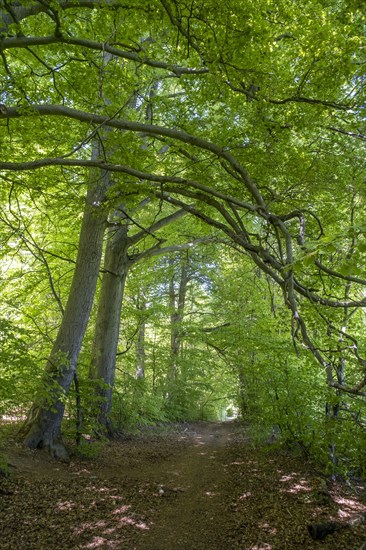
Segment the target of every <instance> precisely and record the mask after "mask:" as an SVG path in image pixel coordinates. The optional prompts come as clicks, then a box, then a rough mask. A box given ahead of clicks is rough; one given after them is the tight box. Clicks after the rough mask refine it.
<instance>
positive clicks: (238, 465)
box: [0, 423, 366, 550]
mask: <svg viewBox="0 0 366 550" xmlns="http://www.w3.org/2000/svg"><path fill="white" fill-rule="evenodd" d="M7 447H8V448H7V449H6V451H7V456H8V460H9V463H10V464H11V467H10V470H11V475H10V476H9V477H7V478H4V477H1V478H0V548H1V549H6V550H67V549H97V550H104V549H127V550H135V549H136V550H183V549H184V550H200V549H210V550H215V549H222V550H231V549H241V550H280V549H281V550H296V549H300V548H301V549H303V550H306V549H319V550H320V549H322V550H338V549H339V550H348V549H349V550H360V549H361V548H362V549H364V548H366V544H365V543H366V525H365V524H361V525H357V526H355V527H353V528H350V529H341V530H337V531H336V532H334V533H332V534H329V535H328V536H327V537H326V538H325V539H324V540H321V541H317V540H313V539H312V538H311V537H310V535H309V532H308V525H309V524H313V523H317V522H324V521H334V520H335V521H337V522H347V521H348V520H349V518H352V517H354V516H358V515H360V514H363V513H364V512H365V511H366V490H365V485H364V484H361V483H360V482H359V483H353V484H345V483H341V482H337V483H327V481H326V479H325V478H324V477H323V476H322V475H321V474H320V473H319V472H317V471H316V470H315V468H314V466H313V465H311V464H310V463H306V462H304V461H303V460H301V459H300V458H295V457H293V456H290V455H288V454H286V453H284V452H280V451H278V450H274V449H273V447H272V446H271V445H269V444H268V445H264V446H263V447H260V448H258V447H254V446H253V444H252V443H251V441H250V438H249V436H248V435H247V433H246V431H245V429H243V428H240V427H239V426H238V425H237V424H236V423H221V424H219V423H195V424H180V425H172V426H170V427H164V429H161V430H160V433H159V430H157V429H153V430H144V431H143V432H142V433H139V434H138V435H134V436H131V437H129V438H126V439H123V440H120V441H112V442H111V443H110V444H108V445H107V446H106V447H105V448H104V449H103V450H102V451H101V453H100V454H99V455H98V456H97V457H94V458H90V459H87V460H81V459H78V458H75V457H74V458H72V460H71V461H70V463H69V464H64V463H60V462H55V461H54V460H53V459H51V458H50V457H49V456H48V455H47V454H46V453H44V452H42V451H29V450H25V449H23V448H22V447H20V446H18V445H17V444H16V443H15V442H14V441H13V442H10V443H8V445H7Z"/></svg>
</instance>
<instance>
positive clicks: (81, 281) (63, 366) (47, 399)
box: [20, 172, 110, 459]
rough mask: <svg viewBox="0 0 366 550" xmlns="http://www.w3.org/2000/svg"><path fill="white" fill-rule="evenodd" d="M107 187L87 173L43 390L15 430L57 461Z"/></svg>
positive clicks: (95, 272) (105, 179)
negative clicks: (68, 285)
mask: <svg viewBox="0 0 366 550" xmlns="http://www.w3.org/2000/svg"><path fill="white" fill-rule="evenodd" d="M109 185H110V180H109V177H108V175H107V174H104V175H102V177H100V172H99V173H97V174H96V173H95V172H94V173H92V174H91V184H90V186H89V189H88V192H87V197H86V204H85V210H84V216H83V221H82V226H81V231H80V238H79V249H78V255H77V260H76V267H75V271H74V275H73V280H72V284H71V288H70V293H69V297H68V301H67V305H66V308H65V312H64V315H63V318H62V322H61V325H60V328H59V331H58V334H57V337H56V340H55V343H54V345H53V348H52V351H51V354H50V356H49V358H48V361H47V365H46V369H45V374H44V379H43V389H42V393H40V395H39V398H38V399H36V401H35V403H34V404H33V406H32V407H31V409H30V411H29V414H28V417H27V419H26V421H25V423H24V425H23V427H22V429H21V431H20V434H21V436H22V437H23V438H24V443H25V445H27V446H28V447H30V448H47V449H48V450H49V451H50V452H51V454H52V455H53V456H55V457H56V458H61V459H66V458H67V453H66V451H65V449H64V447H63V445H62V442H61V422H62V418H63V415H64V408H65V404H64V398H65V396H66V395H67V393H68V391H69V388H70V385H71V383H72V380H73V378H74V374H75V371H76V365H77V360H78V356H79V352H80V349H81V345H82V341H83V337H84V334H85V330H86V327H87V323H88V321H89V316H90V312H91V308H92V305H93V299H94V293H95V288H96V284H97V280H98V275H99V268H100V261H101V255H102V250H103V235H104V231H105V224H106V213H105V211H104V208H103V205H102V203H103V200H104V198H105V192H106V190H107V188H108V186H109Z"/></svg>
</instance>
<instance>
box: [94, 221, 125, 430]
mask: <svg viewBox="0 0 366 550" xmlns="http://www.w3.org/2000/svg"><path fill="white" fill-rule="evenodd" d="M127 232H128V228H127V225H125V224H124V225H121V226H119V227H117V228H116V227H113V228H111V229H110V230H109V232H108V242H107V246H106V251H105V259H104V273H103V279H102V288H101V293H100V298H99V306H98V313H97V320H96V327H95V334H94V341H93V347H92V358H91V369H90V376H91V378H93V379H95V380H97V381H98V388H97V395H98V405H97V407H98V413H97V422H98V425H99V427H100V428H101V429H102V430H103V432H104V433H107V434H109V435H111V434H112V426H111V421H110V411H111V406H112V391H113V385H114V376H115V367H116V354H117V346H118V337H119V328H120V319H121V309H122V300H123V292H124V287H125V282H126V278H127V273H128V269H129V267H130V264H129V259H128V256H127V250H128V245H129V241H128V237H127Z"/></svg>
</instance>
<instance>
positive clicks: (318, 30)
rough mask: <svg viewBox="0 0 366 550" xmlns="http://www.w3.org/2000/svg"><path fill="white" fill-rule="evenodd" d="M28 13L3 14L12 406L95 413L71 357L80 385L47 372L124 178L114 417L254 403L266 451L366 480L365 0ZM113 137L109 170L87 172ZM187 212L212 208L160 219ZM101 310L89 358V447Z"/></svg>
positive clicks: (0, 214)
mask: <svg viewBox="0 0 366 550" xmlns="http://www.w3.org/2000/svg"><path fill="white" fill-rule="evenodd" d="M10 4H12V2H10ZM20 4H22V5H19V6H18V5H17V6H16V9H15V11H16V14H17V16H16V19H17V20H16V22H15V20H14V16H12V17H10V16H9V17H10V18H9V17H5V16H7V15H9V14H10V11H11V10H10V8H9V9H8V8H7V9H4V10H2V11H1V15H0V17H1V18H2V19H1V21H0V27H1V34H2V36H3V37H4V38H3V40H2V58H1V60H2V64H1V67H0V79H1V87H0V89H1V93H0V96H1V97H0V103H1V109H0V140H1V144H2V145H1V146H2V151H1V152H2V158H1V163H0V169H1V172H0V178H1V186H0V227H1V237H0V247H1V248H0V255H1V260H2V267H1V271H0V275H1V278H0V297H1V302H2V307H3V311H2V314H1V315H2V316H1V319H0V369H1V370H0V374H1V385H0V413H1V414H3V413H7V412H11V411H19V409H20V408H23V407H24V406H27V405H28V404H29V402H30V401H31V400H32V399H33V396H34V395H37V394H38V396H39V397H40V399H41V401H42V402H43V403H44V404H45V406H53V405H54V401H55V396H57V398H58V399H60V400H62V401H63V402H65V403H66V410H67V415H68V416H69V419H70V421H71V422H73V421H74V420H73V419H74V418H75V417H76V415H77V409H76V405H75V403H76V397H77V395H76V392H75V391H74V390H71V391H70V392H69V393H68V394H67V392H63V391H62V389H61V386H60V385H59V383H58V380H57V376H59V375H62V371H63V367H65V366H67V365H68V362H69V356H68V354H67V353H66V354H65V355H64V356H59V357H54V359H56V361H55V365H56V367H57V365H58V367H59V368H58V370H57V368H54V369H53V370H52V368H50V362H49V361H48V362H47V359H46V358H47V357H48V355H49V350H50V349H52V344H53V342H54V341H55V337H56V335H57V331H58V328H59V326H60V323H61V322H62V317H63V311H64V310H65V307H66V304H67V300H68V297H69V293H70V288H71V285H72V275H73V272H74V267H75V262H76V261H77V253H78V236H79V233H80V225H81V219H82V211H83V209H84V203H85V193H86V188H87V184H88V182H90V181H93V184H95V185H96V186H98V183H100V182H101V181H102V180H103V178H104V177H105V172H104V168H107V164H108V165H109V167H111V166H112V168H113V170H112V171H111V172H110V175H111V181H112V184H111V187H110V189H109V191H108V193H106V195H105V196H104V197H103V198H102V199H101V202H100V204H98V205H97V206H98V207H100V208H101V209H102V211H103V212H106V213H107V214H108V215H109V224H110V226H111V227H113V224H115V223H120V221H121V219H122V220H123V222H124V223H126V224H129V227H128V231H129V238H130V239H131V241H130V242H131V243H132V246H131V247H130V248H129V250H128V265H127V266H125V267H126V269H129V278H128V281H127V285H126V292H125V299H124V303H123V308H122V317H121V320H122V323H121V330H120V337H119V342H118V350H117V353H118V355H117V359H116V366H117V370H116V382H115V392H114V400H113V410H112V419H113V421H114V423H115V424H117V425H120V426H125V425H133V424H141V423H148V422H159V421H165V420H182V419H193V420H194V419H215V418H219V417H220V414H221V411H222V410H223V409H225V408H226V407H227V406H229V405H230V404H232V403H235V404H236V405H237V406H238V408H239V409H240V411H241V415H242V417H243V418H245V419H250V421H251V423H252V426H253V433H254V434H255V437H257V438H258V439H263V440H266V439H267V438H268V437H269V435H270V434H271V433H272V432H273V430H275V431H276V434H278V435H277V440H278V441H281V443H283V444H285V445H287V446H288V447H291V448H296V449H297V450H300V451H301V452H302V453H303V454H304V455H305V456H310V455H311V456H313V457H316V458H317V459H318V460H319V461H321V462H322V463H323V464H325V463H327V462H329V460H330V459H329V456H330V455H329V449H330V448H334V449H336V455H337V460H336V461H330V462H329V468H331V469H332V471H333V470H334V469H335V468H336V469H337V468H338V469H339V471H342V472H346V471H356V470H358V469H359V470H362V468H363V466H362V453H363V452H364V450H365V449H366V442H365V435H364V433H365V424H366V413H365V405H364V398H365V396H364V393H362V392H364V385H362V384H363V381H364V377H365V373H364V368H365V359H364V356H365V354H366V338H365V315H364V301H362V300H364V297H365V286H366V279H365V275H364V271H365V270H364V265H365V253H366V242H365V235H366V230H365V222H364V212H365V206H366V204H365V202H366V193H365V185H364V181H365V158H366V157H365V135H364V131H363V130H362V128H363V126H364V106H365V86H364V81H365V77H364V73H363V71H364V60H363V57H362V53H363V50H364V45H365V36H364V28H365V14H364V10H363V9H362V8H361V4H360V2H358V1H357V0H354V1H351V2H350V1H348V0H347V1H346V0H339V1H337V2H331V1H328V0H321V1H320V2H317V3H314V2H311V1H308V0H302V1H300V2H288V1H287V0H279V1H278V2H271V1H269V0H259V1H258V0H255V1H254V0H239V1H238V0H235V2H234V0H229V1H226V2H217V1H216V0H205V1H203V0H202V1H201V0H197V1H195V2H192V3H191V4H190V5H188V4H187V3H186V2H183V1H181V0H177V1H174V2H171V1H169V0H167V2H164V3H162V2H160V1H158V0H151V1H149V2H148V3H146V2H145V3H144V2H137V1H132V2H130V3H129V4H128V6H127V7H126V6H124V5H122V4H121V6H118V5H113V6H110V5H108V2H107V3H105V2H99V3H98V2H97V3H95V4H93V2H92V3H89V4H88V6H86V7H80V6H77V5H75V4H71V5H70V3H67V2H64V3H63V4H62V5H61V4H60V3H59V2H57V1H56V0H52V2H51V3H50V6H51V8H52V9H51V10H50V9H47V6H46V5H45V3H42V2H40V3H39V5H37V6H35V4H34V2H25V3H20ZM23 4H24V6H23ZM166 6H168V9H166ZM24 7H26V8H27V9H25V10H23V8H24ZM91 7H92V8H93V9H91ZM28 9H29V10H30V11H28ZM56 13H57V16H56V15H55V14H56ZM7 21H9V23H7ZM44 37H52V40H51V39H50V38H47V39H46V40H44ZM50 42H51V43H50ZM42 109H43V111H42ZM45 110H46V111H47V112H46V111H45ZM9 112H10V115H9ZM96 115H98V116H101V117H102V118H101V119H95V118H93V117H95V116H96ZM103 117H104V118H103ZM122 123H123V127H119V125H121V124H122ZM135 123H139V124H140V125H139V126H136V125H135V126H134V124H135ZM151 125H153V128H151ZM95 139H97V140H98V143H99V144H100V146H101V149H102V163H104V166H103V164H102V169H101V168H100V167H99V168H98V167H95V166H93V167H91V166H90V165H89V166H88V165H86V164H85V163H86V162H88V161H89V160H90V158H91V153H92V144H93V142H95ZM94 160H95V159H94ZM26 161H30V162H32V161H37V162H38V165H37V166H34V165H33V166H32V167H31V168H32V170H30V169H29V165H24V162H26ZM9 163H17V164H16V165H15V166H14V164H11V165H9ZM94 206H96V205H94ZM181 207H182V208H184V209H185V211H187V212H190V214H191V215H187V216H185V217H181V218H180V219H179V220H178V221H177V222H176V223H174V224H172V225H169V226H168V227H163V228H157V227H156V226H154V224H155V223H156V222H158V221H159V220H161V219H162V218H163V216H165V215H169V214H172V213H173V212H174V211H175V210H176V209H179V208H181ZM116 209H117V212H118V214H116ZM141 232H142V234H143V236H141ZM139 235H140V237H141V238H140V239H138V238H137V236H139ZM198 241H199V242H198ZM164 247H166V248H167V249H168V250H167V251H166V252H165V253H164V254H162V255H161V256H158V252H160V251H161V250H160V251H159V248H160V249H162V248H164ZM178 247H180V248H178ZM138 260H141V261H138ZM112 274H113V271H112ZM184 277H186V280H184ZM99 300H100V289H99V288H98V289H97V292H96V297H95V304H96V306H97V304H98V301H99ZM82 313H83V312H80V311H75V316H76V317H78V316H80V315H82ZM96 315H97V307H95V309H94V311H93V312H92V314H91V318H90V322H89V326H88V331H87V333H86V336H85V338H84V341H83V348H82V350H81V353H80V357H79V363H78V371H79V374H80V390H79V392H80V394H79V396H78V397H79V398H80V399H81V406H82V410H83V415H84V420H83V423H84V424H83V429H84V430H85V433H86V434H91V433H92V432H93V430H94V429H95V425H94V419H95V417H96V412H97V409H98V405H100V400H99V401H98V391H97V389H96V388H95V386H93V384H92V383H91V382H90V381H88V377H89V373H88V370H89V368H88V367H89V364H90V357H91V354H92V351H91V349H92V345H93V344H92V342H93V332H94V328H95V319H96ZM77 320H78V319H77ZM45 364H47V365H48V367H47V375H43V376H42V374H41V369H42V365H45ZM139 369H140V371H139ZM66 370H67V369H66ZM142 371H143V373H144V378H143V379H141V378H139V376H141V372H142ZM327 384H328V386H330V387H331V386H332V385H333V388H331V391H330V392H328V391H327ZM335 385H338V388H334V386H335ZM326 407H328V409H329V410H331V411H332V414H330V415H329V414H328V415H327V414H326ZM335 411H337V413H336V412H335ZM66 424H67V422H66ZM73 426H75V424H73ZM72 429H75V428H72ZM83 445H84V444H83ZM85 445H86V449H88V448H89V447H88V444H85ZM85 452H88V451H85V449H84V450H83V453H85Z"/></svg>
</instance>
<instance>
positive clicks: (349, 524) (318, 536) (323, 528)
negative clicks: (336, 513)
mask: <svg viewBox="0 0 366 550" xmlns="http://www.w3.org/2000/svg"><path fill="white" fill-rule="evenodd" d="M363 523H366V512H364V513H362V514H358V515H357V516H355V517H353V518H351V519H350V520H348V521H346V522H342V523H341V522H340V521H325V522H322V523H312V524H311V525H308V531H309V534H310V536H311V538H312V539H314V540H323V539H325V537H327V536H328V535H330V534H331V533H335V532H336V531H341V530H342V529H353V528H354V527H357V525H362V524H363Z"/></svg>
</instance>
